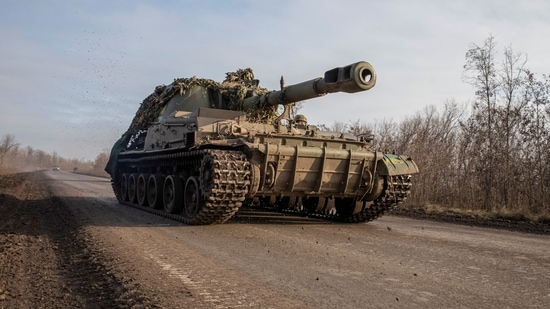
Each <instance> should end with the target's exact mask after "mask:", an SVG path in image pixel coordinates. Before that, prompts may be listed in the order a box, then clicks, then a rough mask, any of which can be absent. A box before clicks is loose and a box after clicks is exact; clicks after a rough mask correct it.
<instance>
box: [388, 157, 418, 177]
mask: <svg viewBox="0 0 550 309" xmlns="http://www.w3.org/2000/svg"><path fill="white" fill-rule="evenodd" d="M419 172H420V170H419V169H418V166H417V165H416V163H414V161H413V160H412V159H411V158H410V157H407V156H401V155H394V154H384V157H383V158H382V160H380V161H378V175H384V176H386V175H388V176H395V175H411V174H418V173H419Z"/></svg>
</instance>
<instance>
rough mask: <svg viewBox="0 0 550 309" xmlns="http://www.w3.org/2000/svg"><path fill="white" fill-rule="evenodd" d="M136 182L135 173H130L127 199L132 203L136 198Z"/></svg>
mask: <svg viewBox="0 0 550 309" xmlns="http://www.w3.org/2000/svg"><path fill="white" fill-rule="evenodd" d="M136 183H137V174H130V176H128V201H129V202H130V203H134V202H135V200H136Z"/></svg>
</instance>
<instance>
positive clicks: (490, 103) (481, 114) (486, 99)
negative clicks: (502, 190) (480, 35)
mask: <svg viewBox="0 0 550 309" xmlns="http://www.w3.org/2000/svg"><path fill="white" fill-rule="evenodd" d="M495 46H496V43H495V42H494V38H493V37H492V36H490V37H489V38H488V39H486V40H485V42H484V44H483V45H482V46H478V45H476V44H473V45H472V46H471V48H470V49H469V50H468V52H467V53H466V64H465V65H464V75H463V77H464V80H465V81H467V82H468V83H470V84H471V85H472V86H473V87H474V89H475V95H476V100H475V103H474V110H473V113H474V115H473V117H472V118H471V121H470V122H469V125H471V127H470V128H469V130H468V131H469V132H470V133H472V134H474V136H473V139H471V141H472V142H474V143H475V144H476V145H475V146H476V147H475V148H476V150H477V151H478V153H477V154H476V155H477V156H478V157H479V158H481V160H479V161H478V162H477V163H478V164H477V167H476V168H477V170H478V171H479V173H480V176H481V177H482V178H481V180H482V182H481V186H482V191H483V192H482V193H483V206H484V208H485V210H492V208H493V195H494V192H493V190H494V185H495V183H496V179H495V173H494V169H495V166H496V164H497V163H496V157H497V154H496V151H495V133H494V127H495V120H494V118H495V116H494V114H495V106H496V99H497V96H496V92H497V90H498V88H499V82H498V79H497V71H496V68H495ZM472 155H474V154H472Z"/></svg>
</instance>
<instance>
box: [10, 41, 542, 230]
mask: <svg viewBox="0 0 550 309" xmlns="http://www.w3.org/2000/svg"><path fill="white" fill-rule="evenodd" d="M465 60H466V61H465V65H464V70H463V79H464V82H467V83H469V84H470V85H471V86H472V100H471V102H467V103H457V102H454V101H453V100H449V101H447V102H442V104H441V105H439V106H433V105H429V106H426V107H425V108H424V109H423V110H421V111H417V112H416V113H414V114H413V115H412V116H409V117H406V118H405V119H403V120H402V121H400V122H394V121H390V120H384V121H380V122H376V123H373V124H369V123H364V122H362V121H361V120H360V119H359V120H351V121H349V122H348V123H345V122H334V123H333V124H332V125H330V126H327V125H321V127H322V128H326V129H330V130H331V131H337V132H346V133H352V134H374V136H375V139H374V142H373V149H376V150H382V151H395V152H396V153H398V154H406V155H409V156H411V157H412V158H413V159H414V160H415V162H416V163H417V164H418V166H419V167H420V170H421V174H420V175H416V176H415V177H414V188H413V190H412V195H411V197H410V198H409V200H408V201H407V203H406V205H405V207H409V208H422V209H434V210H445V211H448V210H458V211H466V212H481V213H485V214H488V213H494V214H497V215H498V216H504V217H506V218H516V219H524V218H528V219H530V220H535V221H536V220H539V221H544V222H549V221H550V140H549V135H550V105H549V104H548V103H549V102H548V94H549V91H550V79H549V77H548V76H547V75H542V76H538V75H536V74H534V73H533V72H531V71H530V70H529V69H528V68H527V55H526V54H524V53H518V52H515V51H514V50H512V48H511V47H505V48H504V49H503V50H502V51H498V50H497V48H496V43H495V40H494V38H493V37H489V38H487V39H486V40H485V41H484V42H483V44H481V45H477V44H472V45H471V46H470V49H469V50H468V51H467V53H466V58H465ZM106 146H109V145H106ZM108 156H109V153H108V150H104V151H103V152H102V153H100V154H98V156H97V157H96V159H95V160H93V161H83V160H78V159H65V158H62V157H60V156H59V155H57V154H56V153H53V154H47V153H45V152H43V151H40V150H36V149H33V148H32V147H29V146H27V147H25V148H23V147H21V146H20V145H19V144H18V143H17V142H16V140H15V137H14V136H13V135H11V134H6V135H4V136H3V137H2V138H1V139H0V170H4V171H6V170H10V169H12V170H35V169H49V168H52V167H53V166H59V167H60V168H61V169H63V170H69V171H73V170H74V169H75V168H76V169H77V171H78V172H82V173H87V174H92V175H97V176H107V174H106V173H105V172H104V171H103V168H104V167H105V164H106V162H107V160H108Z"/></svg>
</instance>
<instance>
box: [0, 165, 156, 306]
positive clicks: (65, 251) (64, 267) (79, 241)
mask: <svg viewBox="0 0 550 309" xmlns="http://www.w3.org/2000/svg"><path fill="white" fill-rule="evenodd" d="M21 175H23V176H21ZM9 177H15V176H10V175H7V176H6V175H4V176H0V178H4V179H0V183H3V184H5V183H6V179H5V178H9ZM15 178H16V179H17V183H18V184H17V185H16V186H13V187H6V186H2V187H0V199H1V202H2V203H0V204H1V205H0V212H1V213H2V224H1V225H0V247H1V249H0V266H1V267H0V268H1V269H2V271H1V272H0V308H38V307H43V308H131V307H133V306H135V305H138V307H142V308H148V307H155V306H154V305H152V304H151V303H152V302H151V301H150V300H149V299H148V298H147V297H145V296H144V295H143V293H142V292H141V291H140V290H139V289H138V288H137V285H136V284H135V283H133V282H132V279H129V278H123V277H120V275H118V274H117V272H116V269H115V267H114V266H115V265H116V264H115V263H114V262H115V261H116V259H115V258H113V257H110V256H109V255H108V253H107V252H106V251H104V250H102V249H101V248H100V246H99V245H98V244H97V243H96V242H95V241H94V239H93V238H91V237H90V236H89V234H88V233H86V230H85V228H84V226H85V224H86V222H82V221H78V220H77V219H76V217H75V216H74V215H73V214H72V213H71V211H70V209H68V208H67V207H66V206H65V205H64V204H63V203H62V202H61V201H60V200H59V198H57V197H52V196H51V194H50V193H49V191H48V189H47V187H46V185H45V183H46V181H45V179H44V178H43V175H41V174H40V173H29V174H18V176H17V177H15Z"/></svg>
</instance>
